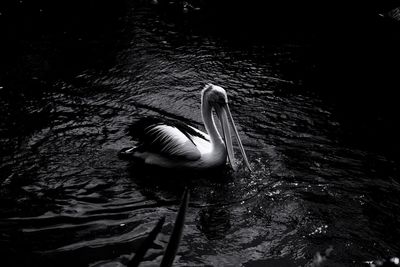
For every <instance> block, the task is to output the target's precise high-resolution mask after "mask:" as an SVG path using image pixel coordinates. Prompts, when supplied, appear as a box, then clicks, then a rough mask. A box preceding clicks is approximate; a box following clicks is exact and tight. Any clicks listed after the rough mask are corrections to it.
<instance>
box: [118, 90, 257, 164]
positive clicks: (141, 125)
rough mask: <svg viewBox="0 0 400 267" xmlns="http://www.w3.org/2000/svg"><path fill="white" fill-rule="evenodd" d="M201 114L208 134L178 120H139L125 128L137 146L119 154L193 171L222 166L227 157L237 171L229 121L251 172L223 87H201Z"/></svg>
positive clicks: (145, 161)
mask: <svg viewBox="0 0 400 267" xmlns="http://www.w3.org/2000/svg"><path fill="white" fill-rule="evenodd" d="M213 110H215V113H216V115H217V117H218V119H219V121H220V123H221V129H222V133H220V132H219V131H218V128H217V126H216V125H215V121H214V117H213ZM201 115H202V118H203V123H204V126H205V129H206V131H207V134H206V133H204V132H202V131H200V130H198V129H196V128H194V127H192V126H189V125H186V124H184V123H181V122H178V121H166V120H162V119H160V118H145V119H141V120H139V121H138V122H136V123H134V124H133V125H131V126H130V127H129V129H128V131H129V133H130V135H131V136H132V137H133V139H137V141H138V143H137V145H136V146H135V147H131V148H125V149H122V150H121V151H120V153H119V155H120V156H121V157H124V158H134V159H140V160H143V161H144V163H145V164H147V165H155V166H159V167H163V168H183V169H194V170H207V169H212V168H216V167H220V166H223V165H225V163H226V160H227V158H228V159H229V162H230V165H231V166H232V168H233V169H234V170H236V164H235V159H234V153H233V146H232V138H231V130H230V127H229V123H230V124H231V127H232V128H233V132H234V135H235V137H236V139H237V141H238V144H239V148H240V152H241V153H242V155H243V159H244V162H245V164H246V166H247V168H248V169H249V170H250V171H251V167H250V164H249V162H248V160H247V156H246V153H245V151H244V148H243V145H242V142H241V140H240V137H239V133H238V131H237V129H236V126H235V123H234V121H233V118H232V115H231V112H230V110H229V106H228V97H227V94H226V91H225V90H224V89H223V88H222V87H219V86H216V85H212V84H207V85H206V86H205V87H204V89H203V90H202V91H201Z"/></svg>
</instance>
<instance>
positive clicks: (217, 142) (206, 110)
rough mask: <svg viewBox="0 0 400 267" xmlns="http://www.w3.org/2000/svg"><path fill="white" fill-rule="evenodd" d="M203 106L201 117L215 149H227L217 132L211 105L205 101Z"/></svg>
mask: <svg viewBox="0 0 400 267" xmlns="http://www.w3.org/2000/svg"><path fill="white" fill-rule="evenodd" d="M201 105H202V106H201V115H202V117H203V122H204V126H205V127H206V130H207V133H208V135H209V136H210V139H211V140H210V141H211V144H212V146H213V147H214V148H215V147H220V146H221V145H222V146H223V147H225V145H224V142H223V140H222V138H221V135H220V134H219V132H218V130H217V126H216V125H215V121H214V118H213V115H212V108H211V105H210V104H209V103H208V102H207V101H203V102H202V103H201Z"/></svg>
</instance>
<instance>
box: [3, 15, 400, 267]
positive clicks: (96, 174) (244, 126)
mask: <svg viewBox="0 0 400 267" xmlns="http://www.w3.org/2000/svg"><path fill="white" fill-rule="evenodd" d="M128 10H129V12H127V13H125V14H123V15H121V21H122V22H123V23H121V24H122V25H124V26H123V27H122V26H116V29H113V30H115V31H116V33H115V34H114V35H113V37H114V38H115V39H113V42H111V41H109V42H110V43H112V44H110V43H108V44H103V43H102V41H104V40H105V39H107V38H108V37H109V36H108V35H107V36H106V37H107V38H106V37H104V39H102V38H100V39H96V38H93V39H90V38H89V41H87V40H86V41H85V40H83V43H84V45H78V46H77V48H75V49H76V51H77V53H78V55H75V57H73V58H72V59H71V58H68V57H69V56H70V54H69V52H68V53H66V56H65V55H64V56H60V58H58V57H57V58H56V59H54V58H52V57H51V56H44V55H45V54H46V52H43V51H47V50H46V48H43V49H39V48H38V47H40V46H41V45H42V44H43V43H42V42H39V43H36V44H33V46H34V48H33V49H32V50H28V51H25V52H24V53H23V56H21V57H23V59H24V61H25V60H26V59H27V58H28V60H26V62H28V63H26V64H27V66H25V67H26V69H29V70H30V73H28V74H26V73H25V74H24V75H23V76H22V77H24V78H21V79H22V81H19V80H18V79H17V77H18V75H17V74H18V71H15V70H14V72H13V70H11V71H10V72H11V74H9V73H8V74H7V75H8V76H7V75H3V78H4V77H5V78H4V81H6V83H5V84H4V85H3V84H0V86H1V90H0V94H1V104H0V105H1V106H2V107H1V109H0V110H1V114H2V115H1V116H2V120H3V121H2V122H1V124H0V125H1V139H0V140H1V150H0V151H1V154H2V158H1V165H0V171H1V180H0V182H1V189H0V199H1V201H0V203H1V204H0V206H1V210H0V218H1V220H0V229H1V231H0V245H1V247H2V249H1V254H2V256H1V257H2V259H3V260H4V262H6V263H7V264H6V265H7V266H13V265H15V266H45V265H48V266H71V265H73V266H124V265H125V264H127V262H128V260H129V258H130V257H131V256H132V255H133V253H134V252H135V250H136V249H137V248H138V246H139V245H140V244H141V242H142V241H143V239H144V237H145V236H146V235H147V234H148V233H149V231H150V230H151V229H152V228H153V226H154V225H155V224H156V222H157V220H158V219H159V218H160V217H161V216H166V224H165V225H164V227H163V230H162V233H161V235H159V236H158V237H157V239H156V241H155V245H154V247H153V248H152V249H151V250H150V251H149V252H148V253H147V254H146V257H145V262H144V263H143V266H154V265H157V264H159V263H160V261H161V258H162V255H163V248H165V246H166V243H167V242H168V238H169V235H170V233H171V230H172V226H173V222H174V218H175V216H176V212H177V209H178V205H179V199H180V196H181V194H182V192H183V189H184V187H188V188H189V189H190V190H191V201H190V205H189V210H188V214H187V219H186V226H185V230H184V236H183V240H182V243H181V246H180V249H179V252H178V255H177V258H176V261H175V265H176V266H188V265H189V266H203V265H214V266H229V265H234V266H241V265H243V266H305V265H307V264H310V263H311V262H312V260H313V257H314V255H315V254H316V253H317V252H324V251H325V250H326V249H329V248H330V247H332V248H333V252H332V253H331V255H330V256H329V259H328V262H329V264H330V266H346V265H356V266H357V265H362V263H363V262H364V261H367V260H372V259H377V258H380V257H385V256H391V255H398V253H399V250H400V246H399V242H398V238H399V236H400V232H399V229H398V227H397V225H398V223H399V217H398V216H397V213H398V212H399V211H400V206H399V203H400V201H399V200H400V197H399V196H400V194H399V192H400V185H399V182H398V171H397V166H398V165H396V162H394V161H392V160H390V158H387V157H385V156H383V155H381V154H379V153H376V152H371V151H369V150H368V149H361V148H357V147H355V146H352V145H351V144H349V143H348V142H343V141H342V136H343V131H344V129H343V128H342V127H341V124H340V122H339V121H337V119H335V116H334V115H333V113H332V112H333V111H332V107H330V106H329V105H327V104H326V103H325V102H324V101H323V100H322V99H321V98H320V97H319V96H318V95H316V94H313V93H309V92H308V91H307V90H306V88H304V87H303V86H300V84H301V77H300V78H299V77H296V78H294V77H293V76H292V75H291V74H292V72H291V71H288V68H290V66H292V65H296V64H297V65H299V64H300V65H301V64H303V62H302V61H303V58H304V51H305V50H306V49H307V47H306V46H302V45H296V44H287V43H286V44H280V45H270V46H265V45H249V46H244V47H243V46H235V45H232V44H231V43H229V42H227V41H225V40H224V39H219V38H218V37H206V36H197V35H195V34H188V33H182V32H180V31H179V30H177V29H176V28H175V27H174V26H173V25H170V24H169V23H166V22H165V21H164V20H163V19H161V18H160V17H159V15H158V14H157V13H155V12H154V10H153V9H149V8H143V7H141V8H137V7H130V8H129V9H128ZM121 24H117V25H121ZM75 37H76V36H73V37H71V38H75ZM84 37H85V36H84ZM76 38H77V39H78V38H81V37H79V36H78V37H76ZM107 40H108V39H107ZM75 41H76V40H74V41H71V42H72V43H75ZM76 42H77V43H78V44H79V40H78V41H76ZM35 45H36V46H35ZM60 47H61V48H60ZM56 49H58V50H56V52H59V53H61V54H62V52H65V51H64V50H63V45H60V46H58V47H57V48H56ZM48 50H50V49H48ZM60 51H61V52H60ZM55 54H57V53H55ZM81 57H83V58H81ZM49 58H50V59H49ZM88 59H90V60H88ZM91 60H93V61H94V63H93V62H92V63H90V61H91ZM54 62H56V63H57V64H55V63H54ZM58 64H59V65H58ZM63 64H65V66H64V65H63ZM17 66H18V67H20V66H19V65H17ZM15 69H17V67H15ZM48 69H51V70H52V71H53V72H52V73H51V75H49V74H48V72H49V71H48ZM15 73H17V74H15ZM9 77H12V78H14V79H15V81H12V82H10V80H9ZM26 77H28V78H26ZM7 79H8V80H7ZM208 82H212V83H214V84H217V85H221V86H223V87H224V88H225V89H226V90H227V92H228V95H229V101H230V106H231V111H232V113H233V117H234V118H235V121H236V122H237V125H238V130H239V132H240V135H241V137H242V141H243V144H244V146H245V148H246V151H247V155H248V157H249V161H250V162H251V165H252V167H253V169H254V172H252V173H249V172H248V171H246V169H245V167H244V166H243V165H240V166H241V167H240V168H239V171H238V172H232V171H231V170H229V169H228V168H227V169H225V170H222V171H220V172H218V173H203V174H201V173H200V174H191V175H188V174H187V173H176V172H160V171H154V170H149V169H148V168H145V167H143V166H139V165H137V164H133V163H129V162H126V161H123V160H120V159H119V158H118V157H117V152H118V151H119V150H120V149H121V148H123V147H126V146H129V145H131V144H132V142H131V140H129V138H128V137H126V135H125V132H124V131H125V128H126V125H127V124H128V123H129V122H132V121H135V120H137V119H139V118H141V117H143V116H147V115H162V116H165V117H169V118H175V119H180V120H183V121H185V122H187V123H191V124H193V125H196V126H198V127H199V128H201V127H202V123H201V117H200V112H199V110H200V91H201V88H202V86H203V85H204V84H206V83H208ZM236 152H238V151H236ZM188 176H191V177H190V178H194V179H190V178H189V177H188Z"/></svg>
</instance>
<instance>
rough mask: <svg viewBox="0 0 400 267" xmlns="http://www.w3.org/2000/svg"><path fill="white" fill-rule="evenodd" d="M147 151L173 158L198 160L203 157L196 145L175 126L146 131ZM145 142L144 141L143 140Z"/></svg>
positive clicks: (153, 128) (156, 126)
mask: <svg viewBox="0 0 400 267" xmlns="http://www.w3.org/2000/svg"><path fill="white" fill-rule="evenodd" d="M145 136H146V140H145V143H144V144H143V145H144V146H146V150H149V151H151V152H154V153H159V154H162V155H165V156H168V157H171V158H179V159H186V160H197V159H199V158H200V157H201V154H200V151H199V150H198V149H197V147H196V145H195V144H194V143H193V141H192V140H190V139H189V138H188V136H187V133H186V134H185V133H182V131H181V130H179V129H178V128H176V127H174V126H170V125H165V124H160V125H154V126H148V127H147V128H146V129H145ZM142 141H143V140H142Z"/></svg>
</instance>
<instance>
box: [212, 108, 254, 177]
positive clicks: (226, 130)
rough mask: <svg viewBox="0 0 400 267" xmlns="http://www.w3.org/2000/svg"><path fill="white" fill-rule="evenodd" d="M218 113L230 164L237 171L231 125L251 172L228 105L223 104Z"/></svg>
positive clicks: (217, 109)
mask: <svg viewBox="0 0 400 267" xmlns="http://www.w3.org/2000/svg"><path fill="white" fill-rule="evenodd" d="M216 112H217V115H218V117H219V119H220V121H221V126H222V133H223V136H224V140H225V145H226V150H227V152H228V159H229V163H230V164H231V166H232V169H233V170H236V165H235V157H234V153H233V145H232V137H231V131H230V127H229V123H230V124H231V127H232V128H233V133H234V135H235V137H236V139H237V141H238V144H239V148H240V152H241V153H242V156H243V159H244V162H245V163H246V166H247V168H248V169H249V170H250V171H251V167H250V164H249V161H248V160H247V156H246V152H245V151H244V148H243V145H242V141H241V140H240V137H239V133H238V131H237V129H236V125H235V122H234V121H233V118H232V114H231V111H230V110H229V106H228V104H223V105H221V106H219V107H218V108H216Z"/></svg>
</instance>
